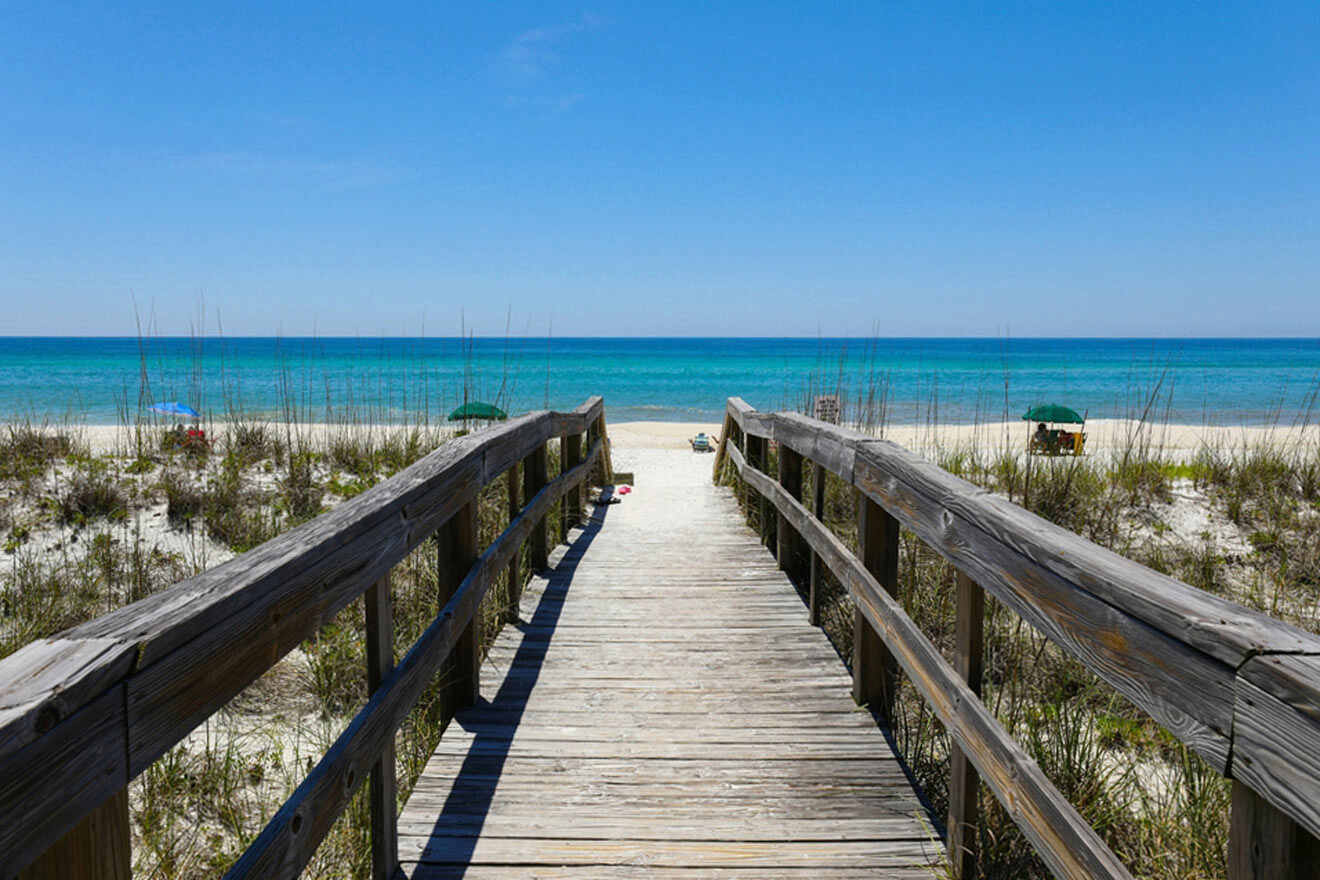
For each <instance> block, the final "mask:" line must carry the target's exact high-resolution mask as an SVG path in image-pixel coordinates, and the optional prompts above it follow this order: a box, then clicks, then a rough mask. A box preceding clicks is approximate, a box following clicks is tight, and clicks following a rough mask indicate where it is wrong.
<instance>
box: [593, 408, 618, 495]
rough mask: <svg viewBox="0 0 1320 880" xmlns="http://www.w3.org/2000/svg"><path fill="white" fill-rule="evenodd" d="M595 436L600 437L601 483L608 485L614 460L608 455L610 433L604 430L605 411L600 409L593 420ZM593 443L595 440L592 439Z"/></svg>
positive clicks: (611, 477) (610, 481)
mask: <svg viewBox="0 0 1320 880" xmlns="http://www.w3.org/2000/svg"><path fill="white" fill-rule="evenodd" d="M594 424H595V427H596V436H597V437H599V438H600V473H601V478H602V479H601V485H604V486H609V485H613V483H614V460H613V458H612V457H611V456H610V435H609V433H607V432H606V430H605V411H604V410H601V413H600V415H599V416H598V417H597V418H596V421H595V423H594ZM592 445H595V440H593V441H592Z"/></svg>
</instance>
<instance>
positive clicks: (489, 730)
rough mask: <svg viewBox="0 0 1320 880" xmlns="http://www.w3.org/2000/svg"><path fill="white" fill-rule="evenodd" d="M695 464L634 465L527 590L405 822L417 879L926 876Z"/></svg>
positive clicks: (925, 830)
mask: <svg viewBox="0 0 1320 880" xmlns="http://www.w3.org/2000/svg"><path fill="white" fill-rule="evenodd" d="M648 462H649V463H653V464H654V465H655V466H656V467H655V469H648V468H646V467H645V464H646V463H648ZM709 462H710V459H709V457H706V456H692V455H690V454H686V455H683V456H682V457H680V456H679V455H678V454H676V453H664V454H657V455H656V456H654V457H653V458H651V459H647V460H646V462H639V467H638V470H639V475H638V476H639V479H640V480H641V487H640V488H639V490H638V491H637V492H635V493H633V494H632V495H629V496H627V497H626V499H625V501H624V502H623V503H622V504H618V505H613V506H608V507H601V508H597V512H596V514H595V516H594V518H593V519H592V521H591V523H590V525H589V526H588V528H587V529H585V530H584V531H582V532H575V533H574V540H573V543H572V545H571V546H570V547H569V548H568V549H567V551H566V552H565V551H564V548H560V555H559V556H558V557H557V558H552V564H553V570H552V572H551V573H550V576H549V579H548V580H541V579H538V580H536V581H534V582H533V586H532V587H530V588H529V590H528V592H527V594H526V595H525V596H524V599H523V605H522V609H521V611H522V623H520V624H519V625H517V626H506V627H505V629H504V632H503V633H502V634H501V636H500V637H499V639H498V641H497V642H496V644H495V645H494V646H492V649H491V651H490V655H489V656H488V657H487V659H486V662H485V663H484V664H483V667H482V670H481V678H482V683H481V692H482V697H483V701H482V703H481V704H480V705H478V706H477V707H475V708H473V709H469V710H466V711H464V712H462V713H460V714H459V716H458V719H457V722H456V723H455V724H453V725H451V726H450V729H449V731H448V732H447V733H446V734H445V737H444V741H443V742H442V743H441V745H440V747H439V749H438V750H437V752H436V754H435V756H434V757H433V758H432V759H431V761H430V763H429V765H428V766H427V768H426V771H425V773H424V775H423V777H422V779H421V780H419V782H418V784H417V787H416V789H415V790H414V792H413V794H412V797H411V798H410V800H409V802H408V804H407V807H406V808H405V810H404V811H403V814H402V816H401V817H400V821H399V835H400V836H399V849H400V853H399V854H400V857H401V859H402V861H403V864H404V868H405V870H406V871H407V872H408V873H409V874H410V875H411V876H412V877H414V878H440V877H469V878H474V880H480V878H487V877H501V878H503V877H547V878H551V877H553V878H561V877H563V878H567V877H573V878H583V877H610V878H619V877H633V876H637V875H639V874H647V873H651V872H652V870H654V873H655V874H657V875H659V876H664V877H672V878H688V877H712V876H714V877H732V876H738V877H797V878H803V880H805V878H809V877H831V878H833V877H854V876H856V877H860V876H868V877H877V876H879V877H894V878H915V877H924V878H929V877H932V876H934V871H933V870H932V868H931V867H930V866H931V865H932V864H934V863H937V862H938V861H939V860H940V859H942V847H941V844H940V843H939V841H938V839H937V838H936V837H935V834H934V832H933V831H932V830H931V828H930V825H929V822H928V821H927V820H926V814H925V811H924V810H923V809H922V807H921V805H920V804H919V803H918V800H917V798H916V797H915V796H914V795H913V793H912V791H911V789H910V787H909V784H908V782H907V780H906V778H905V776H904V774H903V771H902V769H901V767H900V766H899V764H898V762H897V761H896V759H895V758H894V756H893V753H892V751H891V750H890V748H889V746H888V744H887V742H886V741H885V739H884V737H883V735H882V734H881V733H880V731H879V730H877V728H876V726H875V724H874V722H873V720H872V718H871V716H870V715H869V714H867V713H864V712H861V711H858V710H857V709H856V708H854V706H853V704H852V700H851V698H850V696H849V693H850V691H849V678H848V675H847V672H846V670H845V669H844V668H843V666H842V664H841V663H840V661H839V658H838V656H837V655H836V654H835V653H834V651H833V649H832V648H831V647H830V645H829V643H828V642H827V641H826V639H825V637H824V635H823V634H822V633H821V632H820V631H819V630H817V629H815V628H813V627H811V626H809V625H808V624H807V622H806V611H805V609H804V607H803V605H802V602H801V600H800V599H799V598H798V596H797V594H796V593H795V592H794V590H793V587H792V585H791V584H790V583H789V582H788V580H787V579H786V578H785V577H784V575H783V574H782V573H781V572H780V571H779V570H778V569H777V567H776V565H775V562H774V559H773V558H772V557H771V556H770V554H769V553H768V552H767V551H766V550H765V549H764V548H763V547H762V546H761V545H760V544H759V543H758V542H757V540H756V537H755V536H754V535H753V534H752V533H751V532H750V531H749V530H748V529H747V528H746V527H745V526H744V525H743V523H742V520H741V518H740V517H739V516H738V515H737V513H736V509H735V508H736V505H735V502H734V500H733V497H732V495H731V493H730V492H729V491H728V490H727V489H721V488H717V487H714V486H712V485H711V484H710V482H709V467H710V464H709Z"/></svg>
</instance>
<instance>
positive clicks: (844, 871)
mask: <svg viewBox="0 0 1320 880" xmlns="http://www.w3.org/2000/svg"><path fill="white" fill-rule="evenodd" d="M404 868H405V870H406V871H407V874H408V876H409V877H410V878H412V880H509V878H535V880H620V878H628V880H633V878H635V877H637V875H638V866H637V865H573V866H572V867H566V868H559V867H555V866H543V865H535V866H523V865H473V866H471V867H468V866H465V865H438V864H427V863H419V862H406V863H405V864H404ZM646 871H647V873H648V874H650V875H652V876H656V877H663V878H666V880H818V878H826V880H875V876H876V874H875V870H874V869H873V868H824V867H820V866H813V867H809V868H794V867H776V868H769V867H766V866H764V865H762V866H758V867H755V868H647V869H646ZM884 877H885V880H930V878H931V872H930V868H928V867H925V866H922V867H902V866H887V867H886V868H885V872H884Z"/></svg>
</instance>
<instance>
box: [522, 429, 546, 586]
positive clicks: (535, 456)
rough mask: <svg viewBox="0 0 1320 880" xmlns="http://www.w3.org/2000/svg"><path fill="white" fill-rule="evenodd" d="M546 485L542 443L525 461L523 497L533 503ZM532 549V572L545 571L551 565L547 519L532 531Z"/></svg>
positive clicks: (538, 523) (530, 540) (539, 521)
mask: <svg viewBox="0 0 1320 880" xmlns="http://www.w3.org/2000/svg"><path fill="white" fill-rule="evenodd" d="M545 484H546V463H545V444H544V443H542V444H541V445H540V446H538V447H536V450H535V451H534V452H532V454H531V455H529V456H527V457H526V458H525V459H523V497H524V499H526V500H527V501H531V500H532V499H533V498H534V497H536V493H537V492H540V491H541V490H542V489H543V488H545ZM528 544H529V545H530V547H531V557H532V562H531V565H532V571H543V570H545V568H546V566H548V565H549V564H550V562H549V559H550V554H549V548H548V547H547V537H546V529H545V518H544V517H542V518H541V519H540V520H538V521H537V523H536V526H535V527H534V528H533V529H532V536H531V537H530V538H529V539H528Z"/></svg>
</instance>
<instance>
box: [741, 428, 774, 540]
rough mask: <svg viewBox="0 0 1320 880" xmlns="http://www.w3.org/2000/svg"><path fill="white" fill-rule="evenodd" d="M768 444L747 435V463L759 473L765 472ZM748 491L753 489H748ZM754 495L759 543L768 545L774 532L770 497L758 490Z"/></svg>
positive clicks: (764, 440)
mask: <svg viewBox="0 0 1320 880" xmlns="http://www.w3.org/2000/svg"><path fill="white" fill-rule="evenodd" d="M768 446H769V442H768V441H767V440H766V439H765V438H764V437H753V436H750V435H749V436H748V437H747V463H748V464H750V465H751V466H752V467H754V468H756V469H757V470H758V471H760V472H761V473H765V469H766V465H767V463H768V460H769V459H768V455H767V448H768ZM748 491H755V490H753V489H748ZM756 497H757V498H758V499H759V504H758V506H757V515H756V516H757V525H758V528H759V529H760V530H761V543H762V544H764V545H766V546H767V547H769V546H770V542H771V540H772V538H771V536H772V535H773V534H774V532H773V531H772V530H771V527H770V499H768V498H766V497H765V496H764V495H761V494H760V493H759V492H757V493H756Z"/></svg>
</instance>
